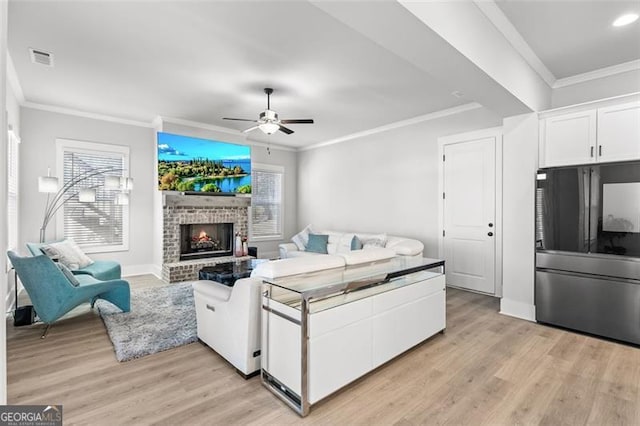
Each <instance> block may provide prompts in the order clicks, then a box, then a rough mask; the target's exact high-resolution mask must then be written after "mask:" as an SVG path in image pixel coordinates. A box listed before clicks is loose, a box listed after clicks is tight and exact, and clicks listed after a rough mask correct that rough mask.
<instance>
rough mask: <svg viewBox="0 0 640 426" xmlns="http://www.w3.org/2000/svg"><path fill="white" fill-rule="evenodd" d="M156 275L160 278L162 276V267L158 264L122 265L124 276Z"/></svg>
mask: <svg viewBox="0 0 640 426" xmlns="http://www.w3.org/2000/svg"><path fill="white" fill-rule="evenodd" d="M147 274H151V275H155V276H156V277H158V278H161V277H162V268H161V267H160V266H158V265H154V264H147V265H122V276H123V277H133V276H135V275H147Z"/></svg>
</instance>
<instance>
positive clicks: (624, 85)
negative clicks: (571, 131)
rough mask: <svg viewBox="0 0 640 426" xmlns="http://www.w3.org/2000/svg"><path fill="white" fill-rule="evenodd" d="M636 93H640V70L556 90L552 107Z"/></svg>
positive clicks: (553, 94)
mask: <svg viewBox="0 0 640 426" xmlns="http://www.w3.org/2000/svg"><path fill="white" fill-rule="evenodd" d="M634 92H640V70H635V71H627V72H624V73H620V74H614V75H611V76H608V77H604V78H597V79H595V80H589V81H585V82H583V83H577V84H572V85H570V86H565V87H559V88H557V89H554V90H553V93H552V107H553V108H559V107H563V106H568V105H575V104H579V103H582V102H589V101H594V100H598V99H605V98H610V97H613V96H621V95H626V94H628V93H634Z"/></svg>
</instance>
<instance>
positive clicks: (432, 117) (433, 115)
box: [298, 102, 482, 151]
mask: <svg viewBox="0 0 640 426" xmlns="http://www.w3.org/2000/svg"><path fill="white" fill-rule="evenodd" d="M478 108H482V105H480V104H479V103H477V102H470V103H468V104H464V105H460V106H457V107H453V108H447V109H443V110H440V111H436V112H432V113H429V114H425V115H420V116H418V117H414V118H409V119H408V120H401V121H396V122H394V123H389V124H385V125H384V126H380V127H374V128H373V129H369V130H364V131H362V132H357V133H351V134H350V135H346V136H341V137H339V138H335V139H330V140H328V141H324V142H319V143H316V144H313V145H310V146H305V147H300V148H299V149H298V151H309V150H312V149H316V148H322V147H325V146H329V145H335V144H338V143H343V142H347V141H350V140H353V139H358V138H361V137H364V136H370V135H374V134H376V133H382V132H386V131H388V130H393V129H398V128H401V127H406V126H411V125H413V124H418V123H422V122H424V121H430V120H436V119H438V118H443V117H448V116H450V115H456V114H460V113H463V112H466V111H471V110H474V109H478Z"/></svg>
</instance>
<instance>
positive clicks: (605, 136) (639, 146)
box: [597, 102, 640, 162]
mask: <svg viewBox="0 0 640 426" xmlns="http://www.w3.org/2000/svg"><path fill="white" fill-rule="evenodd" d="M597 143H598V149H597V156H598V157H597V158H598V161H599V162H605V161H606V162H612V161H627V160H638V159H640V102H631V103H625V104H622V105H613V106H609V107H604V108H598V134H597Z"/></svg>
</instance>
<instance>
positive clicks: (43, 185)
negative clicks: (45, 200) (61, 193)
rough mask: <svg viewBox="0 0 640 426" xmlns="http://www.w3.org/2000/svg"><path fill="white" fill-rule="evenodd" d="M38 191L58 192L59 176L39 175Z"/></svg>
mask: <svg viewBox="0 0 640 426" xmlns="http://www.w3.org/2000/svg"><path fill="white" fill-rule="evenodd" d="M38 192H45V193H56V192H58V178H57V177H55V176H40V177H38Z"/></svg>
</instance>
